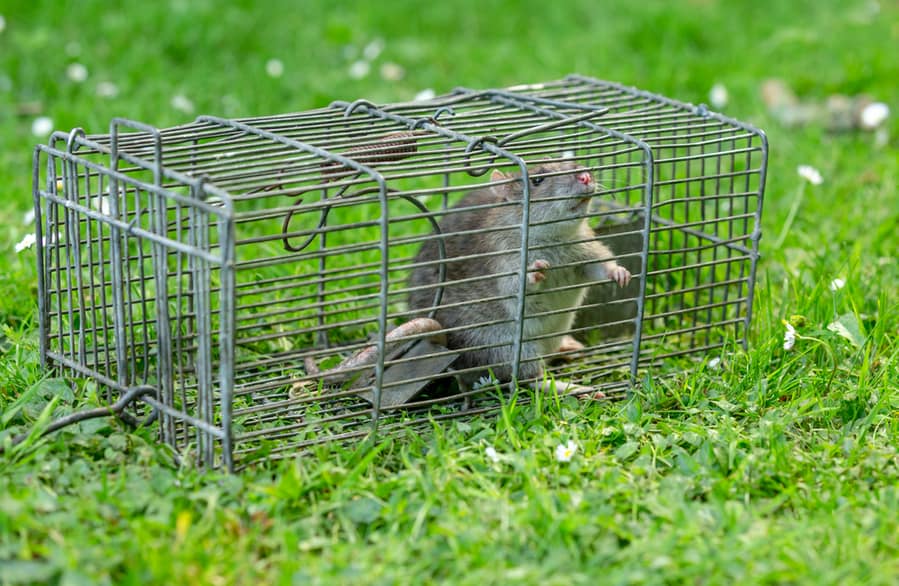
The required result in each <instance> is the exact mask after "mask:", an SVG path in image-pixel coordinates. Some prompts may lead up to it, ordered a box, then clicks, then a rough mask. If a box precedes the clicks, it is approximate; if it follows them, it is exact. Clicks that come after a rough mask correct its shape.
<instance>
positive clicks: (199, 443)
mask: <svg viewBox="0 0 899 586" xmlns="http://www.w3.org/2000/svg"><path fill="white" fill-rule="evenodd" d="M48 143H49V144H48V145H39V146H38V147H37V148H36V149H35V153H34V204H35V213H36V218H37V225H38V229H37V230H38V232H37V234H36V236H37V246H36V248H37V256H38V265H39V272H38V278H39V281H38V286H39V316H40V340H41V346H40V348H41V358H42V361H43V363H44V364H45V366H48V367H51V366H52V367H55V368H58V369H60V370H62V371H64V372H65V373H66V374H68V375H69V376H73V377H77V376H81V377H84V376H86V377H89V378H92V379H94V380H95V381H96V382H97V383H98V384H99V385H100V386H101V388H102V389H104V392H105V393H106V399H107V400H108V401H110V402H112V401H114V400H116V399H119V398H121V397H122V396H123V395H124V394H125V393H128V392H129V391H133V390H134V389H145V390H147V389H149V391H148V392H145V393H143V394H142V396H141V402H140V404H137V405H136V406H134V407H132V409H131V411H133V412H134V414H135V415H148V416H152V417H154V418H158V429H159V436H160V439H161V441H164V442H166V443H168V444H170V445H171V446H173V447H174V448H175V449H176V450H177V452H178V453H179V454H181V455H182V457H186V458H191V459H195V460H196V461H197V462H198V463H201V464H204V465H209V466H222V467H225V468H227V469H229V470H234V469H238V468H241V467H243V466H245V465H247V464H248V463H250V462H253V461H255V460H257V459H259V458H267V459H272V458H282V457H292V456H294V455H295V454H297V453H298V452H301V451H302V450H304V449H306V448H308V447H309V446H311V445H313V444H318V443H324V442H330V441H346V440H351V439H354V438H363V437H368V436H370V434H372V433H374V432H375V431H377V430H380V431H382V432H390V431H397V432H404V431H408V430H414V429H416V428H417V427H420V426H427V425H432V422H434V421H439V420H441V419H446V418H452V417H463V416H471V415H474V414H478V413H484V412H487V411H490V410H493V409H496V408H497V407H498V405H499V404H500V399H499V398H498V395H499V393H501V392H503V389H506V391H508V389H509V388H510V387H511V385H510V384H507V383H509V382H510V381H515V382H517V383H518V385H520V386H532V387H535V388H540V389H545V388H547V384H548V383H547V380H548V379H555V380H558V381H570V383H571V386H567V387H566V386H561V385H560V386H559V389H560V392H570V393H576V394H580V393H582V392H583V391H584V389H585V388H587V389H590V390H591V391H601V392H602V393H603V394H604V395H605V396H607V397H612V398H614V397H616V396H623V395H624V394H625V393H626V392H627V390H628V389H629V388H630V386H631V385H632V384H633V383H634V381H635V380H638V379H639V377H641V376H642V372H643V371H645V370H646V369H648V368H650V367H658V365H660V364H662V363H663V362H664V361H666V359H670V358H673V357H677V356H690V355H693V356H694V357H697V358H698V359H702V358H703V357H705V356H708V355H710V353H714V352H715V350H716V349H718V348H721V347H722V346H724V345H726V344H730V343H743V344H745V343H746V336H747V331H748V327H749V323H750V318H751V310H752V294H753V284H754V275H755V265H756V260H757V257H758V239H759V220H760V214H761V206H762V193H763V188H764V181H765V166H766V159H767V144H766V141H765V137H764V135H763V134H762V133H761V132H760V131H758V130H756V129H754V128H752V127H750V126H748V125H745V124H742V123H739V122H736V121H734V120H731V119H729V118H726V117H724V116H721V115H718V114H715V113H712V112H709V111H708V110H707V109H706V108H704V107H703V106H699V107H694V106H692V105H689V104H682V103H679V102H676V101H673V100H669V99H667V98H663V97H661V96H657V95H653V94H650V93H646V92H642V91H639V90H636V89H633V88H627V87H623V86H620V85H617V84H613V83H608V82H602V81H599V80H595V79H591V78H586V77H581V76H569V77H567V78H565V79H563V80H559V81H555V82H550V83H542V84H533V85H522V86H516V87H512V88H507V89H503V90H486V91H482V90H470V89H465V88H459V89H457V90H454V91H453V92H451V93H450V94H447V95H444V96H440V97H437V98H434V99H433V100H428V101H420V102H419V101H417V102H409V103H398V104H388V105H375V104H372V103H370V102H367V101H364V100H359V101H356V102H352V103H348V102H335V103H333V104H331V105H330V106H329V107H327V108H321V109H317V110H312V111H306V112H300V113H295V114H286V115H280V116H268V117H260V118H249V119H240V120H229V119H223V118H217V117H212V116H201V117H200V118H198V119H197V120H196V121H194V122H193V123H191V124H187V125H183V126H178V127H174V128H167V129H156V128H154V127H151V126H147V125H145V124H141V123H137V122H133V121H129V120H124V119H116V120H114V121H113V122H112V123H111V127H110V132H109V133H108V134H103V135H87V134H85V133H84V132H83V131H82V130H80V129H76V130H73V131H72V132H70V133H55V134H54V135H52V136H51V139H50V140H49V141H48ZM585 173H586V174H589V176H590V178H589V179H588V178H587V177H586V176H585ZM571 177H576V178H579V181H580V182H581V184H582V185H588V186H589V187H590V188H591V189H590V193H589V194H587V195H585V194H584V193H583V192H580V193H569V192H572V191H573V190H572V189H568V190H566V189H561V188H560V189H556V190H555V191H552V192H550V191H548V190H547V189H546V186H547V185H557V184H562V183H564V181H568V180H569V179H570V178H571ZM592 180H595V185H594V183H592V182H591V181H592ZM554 182H555V183H554ZM569 184H570V185H574V184H573V183H569ZM541 185H542V186H543V187H541ZM566 185H568V184H566ZM584 189H586V188H584ZM463 200H464V202H463ZM460 202H462V206H464V207H462V206H460ZM548 209H553V210H565V211H564V213H563V214H561V216H558V217H557V216H556V215H552V214H548V212H546V213H544V212H545V210H548ZM595 242H602V243H604V245H605V246H607V247H608V249H605V248H602V249H595V244H594V243H595ZM577 247H582V248H584V249H587V248H589V249H590V250H604V251H605V255H603V254H600V255H599V256H597V257H595V258H594V257H589V258H588V257H584V258H581V257H577V258H574V257H571V255H567V256H566V254H567V252H566V251H569V250H573V249H575V248H577ZM590 247H594V248H590ZM578 249H580V248H578ZM544 257H545V258H551V259H553V261H552V262H551V263H545V264H544V265H541V264H539V262H538V264H535V261H541V259H543V258H544ZM607 263H612V264H611V265H609V264H607ZM546 264H549V266H548V267H547V266H545V265H546ZM616 264H617V265H618V266H619V267H625V268H626V269H627V270H628V272H629V273H630V275H631V278H630V281H629V283H627V281H626V280H625V281H624V282H621V283H620V284H618V283H614V282H613V281H612V279H611V278H610V276H612V274H610V273H609V271H608V270H599V271H597V270H593V271H591V270H588V269H587V268H585V267H591V266H594V265H595V266H599V265H602V266H604V267H605V268H606V269H608V267H609V266H613V265H616ZM575 274H576V275H579V277H578V278H577V279H574V280H572V279H571V278H568V277H570V276H571V275H575ZM566 275H567V276H568V277H566ZM625 283H627V284H626V285H625ZM472 332H476V333H481V334H483V335H482V336H481V337H472V336H469V337H465V336H466V335H468V334H471V333H472ZM479 335H480V334H479ZM459 340H468V342H466V343H465V344H464V345H461V346H460V342H459ZM472 340H475V341H477V348H473V347H468V346H467V345H468V344H474V342H472ZM535 349H536V350H535ZM475 352H480V353H478V354H475ZM473 356H477V357H478V358H477V359H474V358H472V357H473ZM662 370H664V367H663V368H662ZM493 375H495V376H493ZM491 376H493V378H491ZM524 400H527V395H525V396H524Z"/></svg>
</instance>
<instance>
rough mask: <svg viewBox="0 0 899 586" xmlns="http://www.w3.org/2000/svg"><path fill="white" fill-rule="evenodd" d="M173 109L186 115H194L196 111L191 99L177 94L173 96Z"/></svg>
mask: <svg viewBox="0 0 899 586" xmlns="http://www.w3.org/2000/svg"><path fill="white" fill-rule="evenodd" d="M171 103H172V108H174V109H176V110H179V111H181V112H184V113H185V114H192V113H193V111H194V103H193V102H191V101H190V99H189V98H188V97H187V96H185V95H184V94H176V95H174V96H172V102H171Z"/></svg>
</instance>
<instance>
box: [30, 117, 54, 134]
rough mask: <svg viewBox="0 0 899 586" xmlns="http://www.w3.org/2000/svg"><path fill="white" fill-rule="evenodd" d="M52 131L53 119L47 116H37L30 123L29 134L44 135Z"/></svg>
mask: <svg viewBox="0 0 899 586" xmlns="http://www.w3.org/2000/svg"><path fill="white" fill-rule="evenodd" d="M51 132H53V119H52V118H49V117H47V116H39V117H37V118H35V119H34V122H32V123H31V134H33V135H35V136H40V137H42V138H43V137H46V136H48V135H49V134H50V133H51Z"/></svg>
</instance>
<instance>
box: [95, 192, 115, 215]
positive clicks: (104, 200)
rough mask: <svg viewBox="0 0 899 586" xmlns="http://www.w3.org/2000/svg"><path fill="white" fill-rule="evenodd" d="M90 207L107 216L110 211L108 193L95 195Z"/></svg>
mask: <svg viewBox="0 0 899 586" xmlns="http://www.w3.org/2000/svg"><path fill="white" fill-rule="evenodd" d="M91 207H92V208H94V209H95V210H97V211H98V212H100V213H102V214H106V215H107V216H108V215H109V214H110V213H111V212H112V205H110V203H109V194H108V193H104V194H103V195H100V196H97V197H96V198H93V199H92V200H91Z"/></svg>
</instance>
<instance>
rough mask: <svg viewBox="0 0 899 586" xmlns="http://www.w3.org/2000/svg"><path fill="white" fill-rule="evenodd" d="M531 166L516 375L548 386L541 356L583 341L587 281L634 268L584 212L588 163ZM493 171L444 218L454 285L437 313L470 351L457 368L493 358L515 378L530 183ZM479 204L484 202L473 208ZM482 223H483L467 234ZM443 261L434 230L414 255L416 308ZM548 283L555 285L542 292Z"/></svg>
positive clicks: (618, 276)
mask: <svg viewBox="0 0 899 586" xmlns="http://www.w3.org/2000/svg"><path fill="white" fill-rule="evenodd" d="M527 175H528V181H529V182H530V188H529V191H530V224H531V227H530V230H529V233H528V234H529V248H530V250H529V251H528V274H527V279H526V282H527V285H526V287H527V291H526V296H525V312H524V313H525V323H524V339H523V341H522V348H521V365H520V367H519V371H518V378H519V379H520V380H529V379H532V380H534V381H536V382H535V383H534V386H535V387H536V388H537V389H538V390H548V389H549V388H550V386H551V385H549V384H544V376H543V374H544V364H543V360H542V357H543V356H546V355H548V354H555V353H559V352H561V353H568V354H569V355H570V354H571V353H574V352H577V351H578V350H583V348H584V346H583V344H581V343H580V342H578V341H577V340H576V339H575V338H574V337H573V336H571V335H570V334H569V333H568V332H569V330H570V329H571V326H572V323H573V321H574V317H575V313H576V311H577V309H578V307H580V305H581V304H582V303H583V301H584V297H585V296H586V293H587V288H588V286H589V285H590V284H592V283H594V282H596V281H601V280H605V279H611V280H613V281H615V282H616V283H617V284H618V286H619V287H624V286H626V285H627V284H628V282H630V278H631V274H630V272H629V271H628V270H627V269H625V268H624V267H622V266H621V265H619V264H618V263H617V262H615V260H614V254H613V253H612V251H611V250H610V249H609V248H608V247H607V246H606V245H605V244H603V243H602V242H600V241H599V240H598V239H597V237H596V234H595V233H594V231H593V229H592V228H591V227H590V225H589V224H588V223H587V219H586V217H585V215H584V214H585V212H586V211H587V207H588V206H589V203H590V199H591V197H592V196H593V194H594V192H595V191H596V184H595V182H594V180H593V176H592V174H591V173H590V172H589V171H587V170H584V169H583V168H582V167H579V166H578V165H577V164H576V163H575V162H573V161H555V162H554V161H545V162H540V163H539V164H537V165H535V166H533V167H532V168H529V169H528V173H527ZM490 180H491V183H490V184H489V185H487V186H485V187H483V188H481V189H477V190H474V191H472V192H470V193H468V194H467V195H466V196H465V197H464V198H463V199H462V200H461V201H460V202H459V203H458V204H456V205H455V206H453V207H452V208H450V210H448V213H446V215H445V216H444V217H443V218H442V220H441V222H440V223H439V224H438V225H439V228H440V233H441V235H442V237H443V238H444V242H445V250H446V259H447V260H446V262H445V265H446V278H445V281H444V282H445V283H446V287H445V289H444V293H443V298H442V300H441V303H440V306H439V307H438V308H437V312H436V315H435V316H434V317H435V319H436V320H437V321H438V322H440V324H441V325H442V326H443V327H444V328H446V329H447V330H448V331H447V332H446V334H447V344H448V347H449V348H451V349H457V350H461V351H462V354H461V356H460V357H459V359H458V360H457V361H456V363H455V364H454V368H456V369H458V370H461V369H466V368H471V367H479V366H480V367H487V366H489V367H490V369H491V370H492V372H493V376H494V377H495V378H496V379H497V380H498V381H500V382H507V381H509V380H511V378H512V365H511V363H512V360H513V356H512V352H513V346H512V345H513V340H514V339H515V332H516V330H517V327H518V323H517V316H518V313H517V306H518V303H517V296H518V290H519V283H520V278H519V268H520V262H521V260H520V252H519V251H520V246H521V233H520V230H519V229H518V227H519V226H521V222H522V206H521V201H522V199H523V194H524V185H523V180H522V177H521V174H520V173H515V174H511V173H503V172H501V171H499V170H494V171H493V173H492V175H491V177H490ZM474 206H479V209H472V210H467V209H466V208H471V207H474ZM480 206H490V207H480ZM475 230H485V231H484V232H478V233H473V234H472V233H465V232H469V231H475ZM435 236H436V235H435ZM454 259H457V260H454ZM439 260H440V255H439V249H438V245H437V242H436V241H435V239H433V238H432V239H430V240H428V241H426V242H425V243H424V245H423V246H422V247H421V250H420V251H419V253H418V255H417V256H416V258H415V263H416V265H418V266H416V267H415V268H414V269H413V272H412V275H411V277H410V279H409V285H410V287H412V288H413V289H412V291H411V292H410V295H409V306H410V308H412V309H414V310H430V309H432V305H433V303H434V292H435V287H433V285H436V284H438V282H439V276H438V275H439V273H438V270H439V263H438V262H436V261H439ZM420 263H429V264H424V265H420ZM469 279H471V281H467V282H465V283H458V284H455V283H453V281H457V280H469ZM428 285H431V287H427V286H428ZM557 288H558V289H557ZM546 289H557V290H550V291H548V292H546V293H544V294H540V291H541V290H546ZM528 316H534V317H528ZM484 322H490V323H484ZM495 322H501V323H495ZM479 324H484V325H479ZM484 346H492V347H486V348H485V347H484ZM483 374H484V372H483V371H472V372H470V373H465V374H463V375H461V377H460V378H461V382H462V384H463V385H464V386H470V385H471V383H473V382H474V381H475V380H477V379H478V377H479V376H480V375H483ZM555 387H556V390H557V391H558V392H570V393H573V394H578V395H585V394H587V393H592V394H593V396H595V397H601V396H603V395H602V393H599V392H593V391H592V390H591V389H589V388H587V387H583V386H580V385H575V384H572V383H564V382H561V381H557V382H556V383H555Z"/></svg>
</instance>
